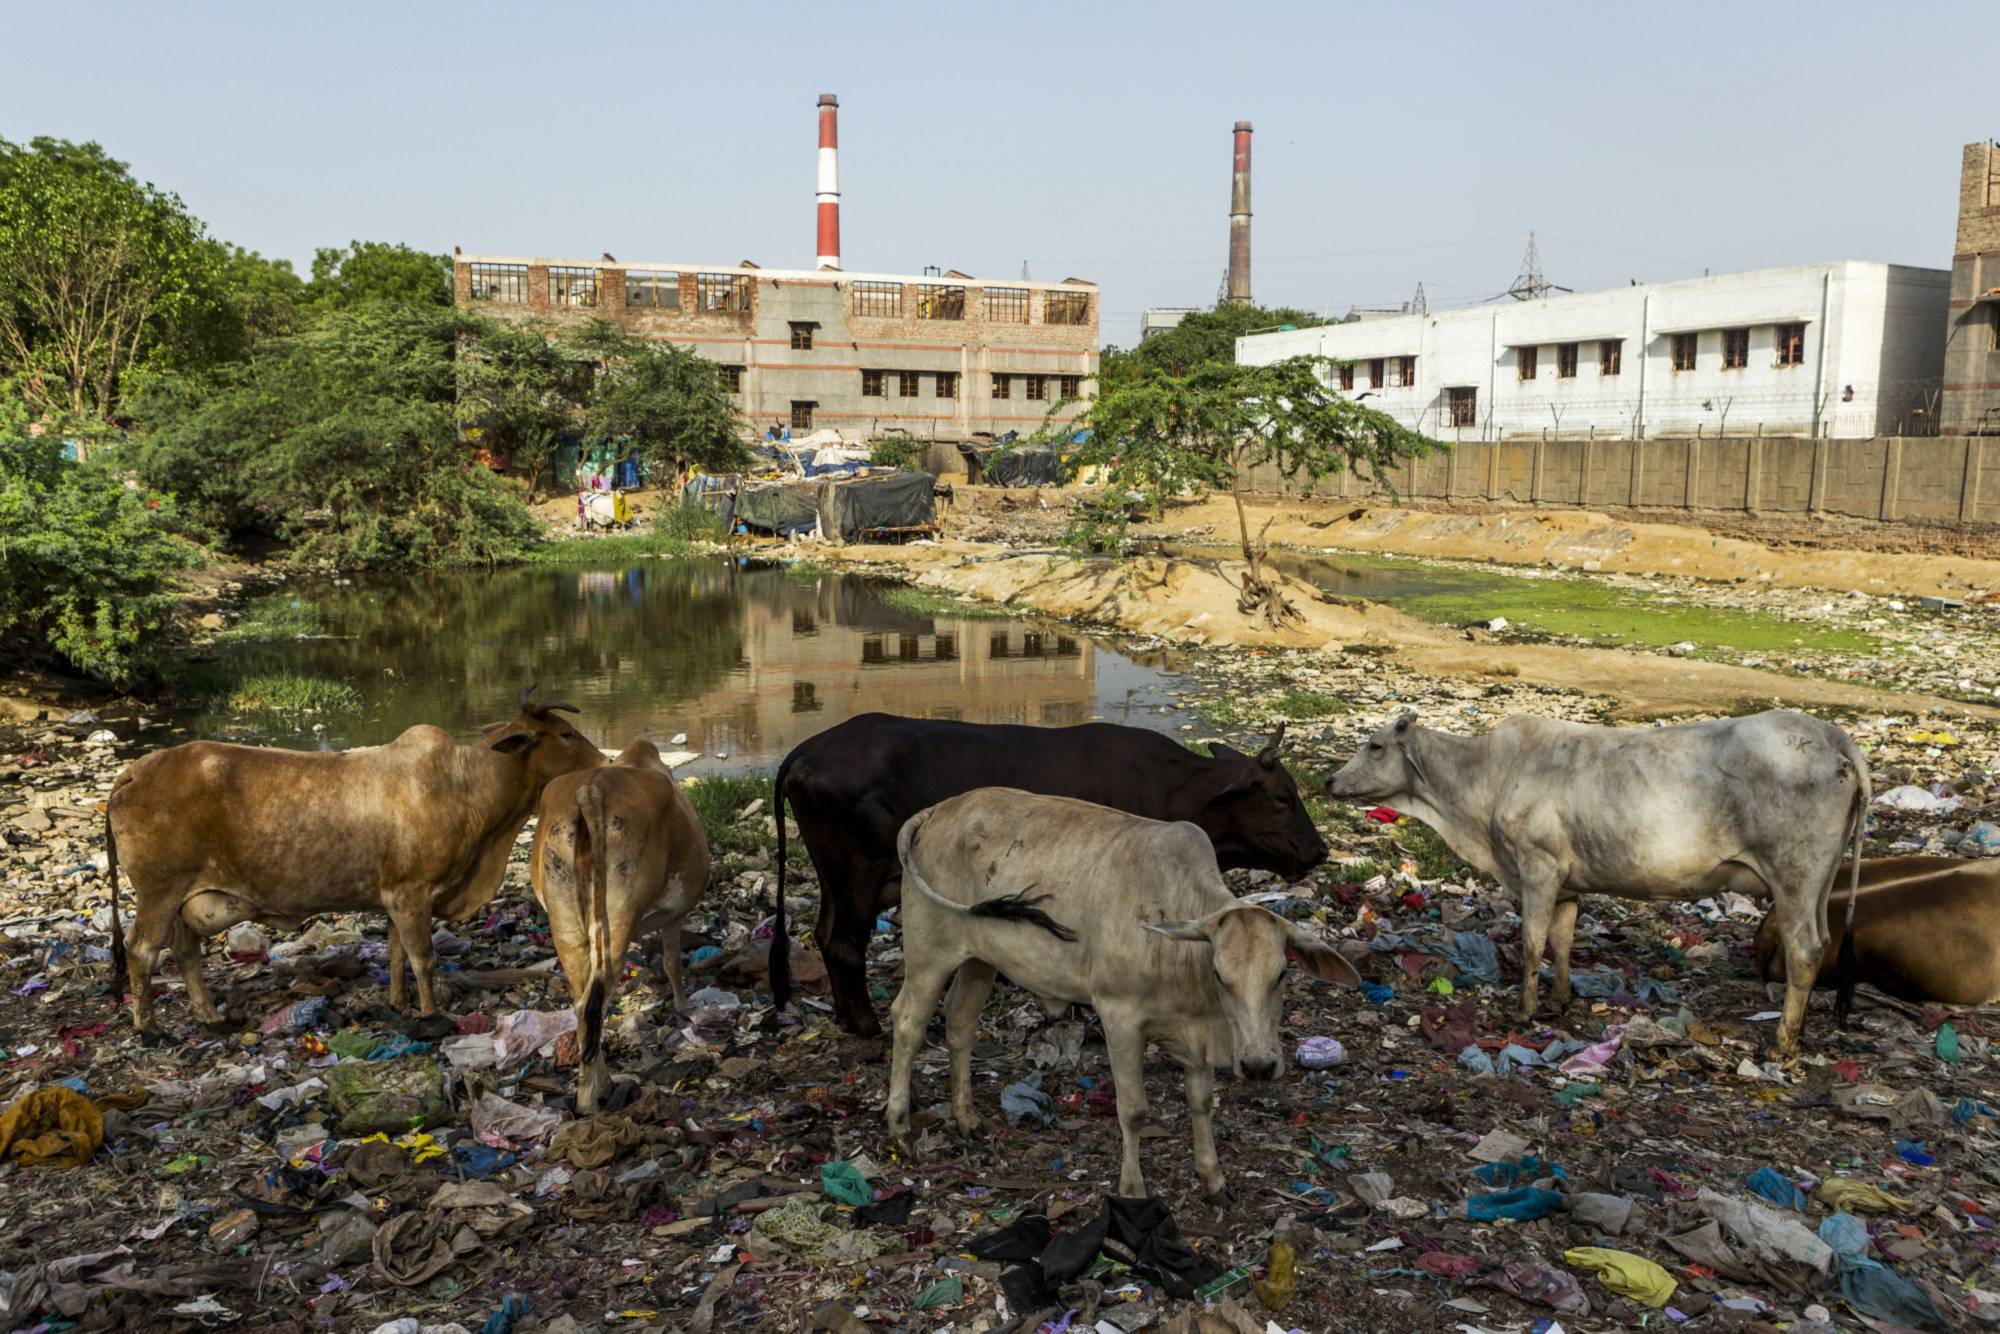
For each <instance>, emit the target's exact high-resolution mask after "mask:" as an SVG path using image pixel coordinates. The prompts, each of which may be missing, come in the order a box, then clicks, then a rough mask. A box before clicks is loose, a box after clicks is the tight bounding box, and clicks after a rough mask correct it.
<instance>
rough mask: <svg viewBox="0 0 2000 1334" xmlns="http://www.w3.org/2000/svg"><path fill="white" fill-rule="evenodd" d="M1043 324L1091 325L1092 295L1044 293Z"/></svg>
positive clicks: (1083, 293)
mask: <svg viewBox="0 0 2000 1334" xmlns="http://www.w3.org/2000/svg"><path fill="white" fill-rule="evenodd" d="M1042 323H1044V324H1088V323H1090V293H1088V292H1044V293H1042Z"/></svg>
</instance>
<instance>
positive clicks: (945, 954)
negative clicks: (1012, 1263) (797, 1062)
mask: <svg viewBox="0 0 2000 1334" xmlns="http://www.w3.org/2000/svg"><path fill="white" fill-rule="evenodd" d="M896 850H897V853H898V855H899V857H900V858H901V861H902V867H903V888H904V893H903V911H902V917H903V956H904V963H903V989H902V991H901V992H899V993H898V994H897V996H896V1002H895V1006H894V1011H893V1013H894V1033H895V1047H894V1055H893V1058H892V1063H891V1067H890V1073H889V1108H888V1117H889V1131H890V1134H891V1135H892V1136H894V1137H895V1138H896V1139H898V1140H904V1139H907V1137H908V1133H909V1125H910V1063H911V1061H912V1060H913V1059H914V1057H915V1056H916V1053H917V1050H918V1048H919V1047H921V1046H922V1044H923V1038H924V1029H925V1028H926V1026H927V1025H928V1024H929V1022H930V1017H931V1015H932V1013H933V1012H935V1011H936V1009H937V1003H938V997H939V996H940V995H942V994H943V992H944V989H945V984H946V983H947V982H951V984H952V986H951V996H950V999H949V1000H948V1001H947V1002H946V1010H945V1032H946V1039H947V1041H948V1043H949V1045H950V1048H951V1079H952V1085H951V1105H952V1115H953V1119H954V1120H956V1121H957V1123H958V1125H959V1128H960V1129H961V1130H963V1131H965V1132H967V1133H971V1132H972V1131H974V1130H975V1129H976V1128H977V1126H978V1118H977V1117H976V1116H974V1114H973V1111H972V1071H971V1048H972V1040H973V1036H974V1034H975V1033H976V1032H977V1029H978V1020H979V1009H980V1006H981V1005H983V1004H984V1003H985V1001H986V997H987V995H988V993H989V992H991V990H992V988H993V979H994V976H995V974H996V973H1005V974H1006V975H1007V976H1008V977H1009V978H1011V979H1013V981H1014V982H1016V983H1017V984H1019V985H1020V986H1022V987H1025V988H1026V989H1027V990H1029V991H1030V992H1033V993H1034V994H1035V995H1037V996H1039V997H1041V998H1042V999H1044V1000H1045V1001H1047V1000H1053V1001H1063V1002H1069V1003H1072V1004H1087V1005H1091V1006H1093V1007H1095V1009H1096V1010H1097V1014H1098V1017H1099V1018H1100V1019H1101V1020H1102V1021H1103V1023H1104V1040H1105V1045H1106V1046H1107V1047H1108V1048H1109V1049H1110V1055H1111V1073H1112V1078H1113V1080H1114V1083H1115V1086H1116V1088H1117V1093H1118V1124H1119V1129H1120V1130H1122V1131H1123V1132H1124V1143H1125V1153H1124V1160H1123V1163H1122V1165H1121V1167H1120V1170H1119V1174H1118V1192H1119V1194H1121V1195H1127V1196H1139V1195H1144V1194H1145V1193H1146V1182H1145V1178H1144V1176H1143V1175H1142V1174H1141V1173H1140V1171H1139V1131H1140V1128H1141V1126H1142V1125H1143V1124H1144V1122H1145V1118H1146V1085H1145V1081H1144V1078H1143V1070H1142V1061H1143V1057H1144V1054H1145V1049H1146V1043H1147V1042H1148V1041H1152V1042H1157V1043H1159V1044H1160V1046H1161V1047H1162V1048H1163V1049H1164V1050H1165V1051H1166V1052H1167V1053H1168V1054H1169V1055H1170V1056H1172V1057H1173V1058H1174V1059H1175V1060H1177V1061H1179V1062H1180V1064H1181V1066H1182V1067H1183V1069H1184V1070H1185V1072H1186V1075H1185V1078H1186V1087H1187V1099H1188V1110H1189V1113H1190V1118H1191V1121H1192V1129H1193V1137H1194V1160H1195V1172H1196V1174H1197V1175H1198V1176H1199V1177H1200V1178H1201V1184H1202V1188H1203V1190H1204V1191H1206V1192H1207V1194H1208V1196H1209V1197H1210V1198H1211V1199H1217V1198H1221V1197H1223V1196H1224V1195H1226V1193H1227V1190H1226V1187H1225V1185H1224V1182H1223V1179H1222V1171H1221V1168H1220V1167H1219V1166H1218V1164H1217V1162H1216V1157H1215V1142H1214V1137H1213V1133H1212V1128H1211V1124H1210V1115H1211V1110H1212V1108H1211V1104H1212V1103H1213V1101H1214V1092H1215V1075H1214V1072H1215V1070H1216V1069H1217V1068H1224V1069H1229V1070H1233V1071H1234V1072H1235V1073H1236V1074H1237V1075H1238V1076H1239V1077H1247V1078H1250V1079H1270V1078H1272V1077H1273V1076H1275V1075H1276V1074H1277V1073H1278V1068H1279V1065H1280V1063H1281V1059H1282V1057H1281V1053H1280V1050H1279V1045H1278V1019H1279V1016H1280V1014H1281V1013H1282V1011H1283V1008H1284V1003H1283V1002H1284V989H1283V982H1284V974H1285V961H1286V957H1287V955H1288V954H1289V955H1291V956H1292V957H1295V958H1297V959H1298V960H1299V962H1300V964H1301V965H1302V966H1303V967H1304V968H1305V970H1306V971H1307V972H1308V973H1310V974H1312V975H1313V976H1314V977H1318V978H1320V979H1322V980H1324V981H1329V982H1335V981H1338V982H1346V983H1349V984H1352V985H1358V984H1359V982H1360V980H1361V979H1360V977H1359V976H1358V975H1357V974H1356V973H1355V971H1354V969H1353V967H1352V966H1350V965H1349V964H1348V962H1347V961H1346V960H1345V959H1343V958H1341V956H1340V955H1339V954H1337V953H1335V952H1334V950H1333V949H1332V948H1331V947H1330V946H1328V945H1327V944H1325V943H1324V942H1322V941H1320V940H1317V939H1315V938H1313V937H1312V936H1310V935H1307V934H1305V933H1304V932H1302V931H1300V930H1299V929H1298V928H1297V927H1295V926H1293V925H1292V924H1291V923H1289V922H1287V921H1286V920H1285V919H1284V918H1282V917H1280V916H1278V915H1277V914H1276V913H1273V912H1271V911H1269V910H1268V909H1265V908H1260V907H1258V906H1256V905H1254V904H1248V903H1244V902H1241V901H1240V900H1238V899H1237V898H1236V897H1235V896H1234V895H1233V894H1231V893H1230V892H1229V889H1228V887H1227V886H1226V885H1224V884H1223V882H1222V873H1221V871H1219V870H1218V869H1217V868H1216V864H1215V849H1214V848H1213V846H1211V845H1210V843H1209V840H1208V835H1206V834H1204V833H1203V832H1202V831H1201V830H1200V829H1199V828H1197V827H1196V826H1194V825H1192V824H1186V823H1172V824H1169V823H1163V822H1161V821H1158V820H1147V819H1144V818H1142V817H1140V816H1136V815H1127V814H1125V813H1124V812H1122V811H1113V810H1107V809H1106V808H1104V807H1102V806H1093V805H1091V804H1089V803H1088V802H1082V801H1075V800H1072V799H1070V798H1067V797H1043V796H1036V795H1034V794H1032V793H1028V792H1022V791H1019V790H1017V789H1015V788H1000V787H994V788H980V789H977V790H976V791H972V792H968V793H965V794H964V795H962V796H958V797H953V798H952V799H951V800H949V801H946V802H942V803H940V804H939V805H936V806H933V807H931V808H930V809H929V810H926V811H922V812H919V813H918V814H916V815H914V816H912V817H911V818H910V819H909V821H908V822H907V823H905V824H904V825H903V828H902V832H901V833H900V834H899V835H898V837H897V842H896ZM954 974H955V975H956V979H955V980H954Z"/></svg>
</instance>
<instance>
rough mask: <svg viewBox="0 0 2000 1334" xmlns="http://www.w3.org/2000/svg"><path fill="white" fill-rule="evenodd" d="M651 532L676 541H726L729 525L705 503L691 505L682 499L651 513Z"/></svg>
mask: <svg viewBox="0 0 2000 1334" xmlns="http://www.w3.org/2000/svg"><path fill="white" fill-rule="evenodd" d="M653 532H654V534H655V535H656V536H659V537H665V538H670V539H672V540H673V541H676V542H726V541H728V540H729V525H728V524H726V523H724V522H723V521H722V516H721V515H720V514H717V513H716V512H715V511H714V510H712V509H710V508H709V507H708V506H706V505H691V504H689V503H688V502H686V501H682V502H681V503H680V504H678V505H667V506H663V507H662V508H661V509H659V510H658V511H656V512H655V513H654V515H653Z"/></svg>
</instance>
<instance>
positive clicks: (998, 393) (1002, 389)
mask: <svg viewBox="0 0 2000 1334" xmlns="http://www.w3.org/2000/svg"><path fill="white" fill-rule="evenodd" d="M1013 396H1014V386H1013V384H1012V383H1010V382H1009V381H1008V379H1007V377H1006V376H1004V375H1000V374H997V373H996V374H995V375H994V377H993V397H995V398H1012V397H1013Z"/></svg>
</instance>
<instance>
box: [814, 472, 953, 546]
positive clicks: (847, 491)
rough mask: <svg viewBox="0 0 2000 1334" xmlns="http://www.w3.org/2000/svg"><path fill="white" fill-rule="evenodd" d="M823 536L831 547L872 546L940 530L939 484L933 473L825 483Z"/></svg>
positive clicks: (822, 482)
mask: <svg viewBox="0 0 2000 1334" xmlns="http://www.w3.org/2000/svg"><path fill="white" fill-rule="evenodd" d="M818 487H819V497H818V500H819V535H820V536H821V537H822V538H824V539H826V540H827V541H829V542H866V541H872V540H880V539H882V538H885V537H908V536H911V535H914V534H918V533H923V534H930V533H935V532H936V531H937V500H936V496H935V494H934V489H935V487H936V479H935V478H933V477H932V476H931V475H930V474H929V473H927V472H892V473H886V474H879V475H876V476H872V477H855V478H850V479H843V478H833V477H828V478H823V479H821V480H820V482H819V483H818Z"/></svg>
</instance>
